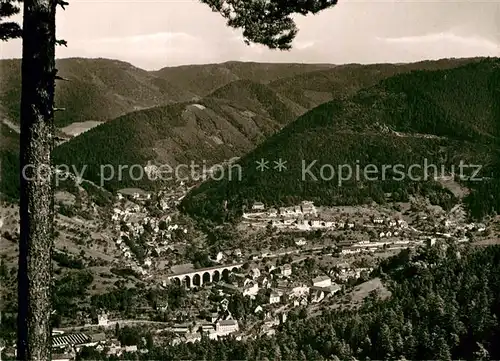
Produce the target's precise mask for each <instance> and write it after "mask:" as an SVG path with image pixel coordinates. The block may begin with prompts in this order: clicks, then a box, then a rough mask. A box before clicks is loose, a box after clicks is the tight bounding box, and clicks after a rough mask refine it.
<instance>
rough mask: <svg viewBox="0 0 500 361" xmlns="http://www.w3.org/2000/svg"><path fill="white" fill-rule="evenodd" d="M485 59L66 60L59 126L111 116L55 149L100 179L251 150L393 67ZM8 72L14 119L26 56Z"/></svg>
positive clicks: (0, 86)
mask: <svg viewBox="0 0 500 361" xmlns="http://www.w3.org/2000/svg"><path fill="white" fill-rule="evenodd" d="M479 60H480V59H446V60H440V61H430V62H422V63H416V64H400V65H392V64H376V65H366V66H364V65H356V64H351V65H339V66H335V65H324V64H265V63H263V64H261V63H242V62H227V63H223V64H208V65H192V66H182V67H171V68H164V69H161V70H159V71H154V72H148V71H145V70H142V69H139V68H136V67H134V66H132V65H130V64H128V63H125V62H121V61H116V60H109V59H79V58H71V59H61V60H58V65H57V66H58V68H59V69H60V74H61V75H62V76H63V77H66V78H68V79H69V80H70V81H68V82H64V81H59V82H57V90H56V105H57V106H58V107H63V108H66V111H65V112H58V113H56V125H57V126H59V127H62V126H67V125H68V124H73V123H75V122H85V121H90V120H92V121H94V122H93V123H97V122H98V121H105V123H104V124H102V125H99V126H98V127H96V128H94V129H91V130H89V131H87V132H85V133H82V134H81V135H79V136H77V137H76V138H73V139H72V140H70V141H69V142H67V143H65V144H63V145H61V146H60V147H58V148H57V149H56V151H55V152H54V158H55V160H56V161H57V162H59V163H64V164H74V165H76V164H80V165H81V164H88V165H89V171H88V173H87V175H88V176H89V177H90V178H91V180H93V181H95V182H96V181H98V179H97V176H98V174H97V173H98V172H97V171H96V170H95V169H96V167H97V166H98V164H118V163H120V164H124V163H123V162H125V164H146V162H148V161H151V162H153V163H158V164H163V163H165V162H166V163H168V164H172V165H175V164H178V163H182V162H190V161H195V162H200V161H206V163H207V164H209V165H210V164H214V163H217V162H220V161H224V160H227V159H230V158H232V157H235V156H238V157H239V156H243V155H245V154H246V153H247V152H249V151H251V150H252V149H253V148H254V147H255V146H257V145H258V144H260V143H261V142H262V141H264V140H265V139H266V138H267V137H269V136H271V135H272V134H274V133H275V132H277V131H278V130H280V129H281V128H283V127H284V126H285V125H286V124H288V123H290V122H292V121H293V120H295V119H296V118H297V117H298V116H300V115H302V114H304V113H305V112H307V111H308V110H309V109H311V108H313V107H314V106H316V105H317V104H320V103H323V102H325V101H329V100H331V99H335V98H339V97H340V98H343V97H348V96H350V95H352V94H353V93H355V92H356V91H357V90H359V89H360V88H361V87H366V86H372V85H374V84H376V83H378V82H379V81H380V80H382V79H384V78H387V77H388V76H391V75H394V74H397V73H402V72H407V71H409V70H412V69H415V68H417V69H418V68H424V69H441V68H453V67H456V66H458V65H461V64H463V63H470V62H477V61H479ZM0 74H1V75H2V76H0V115H1V114H2V109H3V116H4V119H8V120H9V122H11V123H16V122H17V121H18V120H17V119H18V116H17V115H16V114H17V113H16V112H18V102H19V100H18V99H19V92H20V86H19V84H20V78H19V60H4V61H0ZM4 75H6V76H4ZM318 79H322V80H321V81H319V80H318ZM196 104H199V105H201V106H203V107H205V109H200V108H197V107H196ZM4 131H7V129H5V130H4ZM14 138H15V136H14ZM8 144H11V145H12V147H11V148H9V147H3V148H2V149H3V150H2V152H3V153H2V154H4V153H5V152H11V153H12V152H13V153H12V154H9V156H8V158H9V159H11V160H13V161H14V160H15V159H16V155H15V154H16V153H17V147H18V146H17V145H16V142H15V141H9V142H8ZM5 156H6V157H7V155H5ZM3 157H4V155H3V156H2V158H3ZM130 162H132V163H130ZM4 164H7V165H10V166H9V169H10V170H8V169H7V170H5V169H4V173H3V174H6V175H8V174H11V173H12V177H10V178H9V179H11V180H12V181H15V180H16V179H17V168H16V167H17V166H16V165H15V164H13V163H12V162H4ZM2 168H5V167H4V165H2ZM92 169H94V170H92ZM4 179H6V178H5V177H4ZM124 182H125V183H127V181H126V180H124ZM136 183H137V182H135V183H134V184H133V185H137V186H138V184H136ZM131 185H132V184H131ZM140 185H141V186H145V185H143V184H140ZM108 186H110V187H111V188H112V189H114V188H115V187H119V185H118V184H116V183H115V184H113V182H110V183H108ZM9 188H11V189H15V187H9ZM120 188H121V187H120Z"/></svg>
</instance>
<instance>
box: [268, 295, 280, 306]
mask: <svg viewBox="0 0 500 361" xmlns="http://www.w3.org/2000/svg"><path fill="white" fill-rule="evenodd" d="M280 299H281V297H280V295H279V294H278V293H277V292H271V293H270V294H269V304H270V305H272V304H275V303H279V302H280Z"/></svg>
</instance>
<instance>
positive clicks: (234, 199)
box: [183, 59, 500, 221]
mask: <svg viewBox="0 0 500 361" xmlns="http://www.w3.org/2000/svg"><path fill="white" fill-rule="evenodd" d="M499 89H500V67H499V61H498V60H497V59H487V60H483V61H481V62H479V63H471V64H467V65H464V66H461V67H458V68H455V69H449V70H439V71H413V72H411V73H408V74H400V75H396V76H394V77H390V78H388V79H386V80H383V81H381V82H380V84H378V85H376V86H373V87H370V88H367V89H362V90H360V91H359V92H357V93H356V94H355V95H354V96H352V97H350V98H347V99H339V100H334V101H332V102H329V103H325V104H323V105H320V106H319V107H317V108H315V109H313V110H311V111H310V112H308V113H306V114H304V115H303V116H301V117H300V118H298V119H297V120H296V121H295V122H293V123H292V124H290V125H289V126H287V127H285V128H284V129H283V130H282V131H281V132H280V133H278V134H276V135H275V136H273V137H271V138H270V139H268V140H267V141H266V142H264V143H263V144H261V145H260V146H259V147H257V148H256V149H255V150H254V151H253V152H251V153H250V154H248V155H247V156H246V157H244V158H243V159H242V160H241V161H240V164H241V165H242V167H243V169H244V170H243V174H244V177H243V180H242V181H241V182H234V181H230V180H229V179H228V177H226V178H225V179H224V180H222V181H211V182H207V183H205V184H203V185H201V186H200V187H199V188H198V189H196V190H194V191H193V192H192V193H191V194H190V195H189V196H188V197H187V198H186V199H185V201H184V203H183V207H184V209H185V210H186V211H188V212H190V213H191V214H193V215H197V216H202V217H206V218H210V219H217V220H219V221H222V220H224V219H226V218H227V217H232V216H235V215H238V214H239V212H241V207H242V206H244V205H250V204H251V203H252V202H253V201H257V200H258V201H263V202H264V203H266V204H268V205H284V204H292V203H296V202H298V201H300V200H305V199H307V200H313V201H315V202H316V203H318V204H323V205H340V204H351V205H352V204H360V203H367V202H371V201H376V202H383V201H384V198H385V197H384V193H387V192H390V193H393V198H394V200H396V201H397V200H401V201H404V200H406V199H407V197H408V195H411V194H422V195H424V196H427V197H429V198H430V199H431V201H433V203H435V204H439V205H442V206H444V207H445V208H449V207H451V206H453V204H454V202H455V201H456V200H455V199H454V197H453V196H452V195H451V193H450V192H449V191H447V190H445V189H443V188H442V187H441V186H440V185H439V184H437V183H436V182H433V181H429V182H421V181H417V182H413V181H412V180H411V179H409V177H405V178H404V179H401V180H399V179H398V180H393V179H394V177H393V174H392V173H390V172H389V173H387V174H388V176H387V177H386V179H385V180H382V179H381V177H380V173H379V177H378V179H377V180H374V181H372V180H366V179H359V178H358V179H357V177H356V176H352V177H351V178H350V179H349V180H343V181H342V184H341V186H338V185H339V174H338V172H337V173H335V174H334V175H333V176H332V177H330V173H331V172H330V173H328V172H327V173H326V174H327V175H326V176H324V177H320V174H321V173H320V172H321V167H322V165H325V164H326V165H333V166H335V167H337V166H338V165H343V164H346V165H350V166H351V168H352V169H354V168H355V167H356V165H358V164H359V166H360V169H361V170H363V168H364V167H365V165H368V164H373V165H375V166H377V169H378V170H379V172H380V170H381V169H382V166H383V165H392V166H394V165H397V164H401V165H403V166H404V167H403V168H404V169H407V168H409V166H410V165H412V164H419V165H423V164H424V160H427V162H428V164H434V165H438V167H439V168H441V166H444V169H445V170H446V171H447V172H448V174H449V172H450V171H451V169H452V168H451V167H452V165H455V167H457V169H456V170H455V174H458V166H459V164H460V161H463V162H464V164H476V165H481V166H482V169H481V175H478V177H479V176H482V177H487V178H491V177H492V172H497V173H496V174H498V171H499V170H500V167H499V166H498V165H499V164H500V163H499V159H500V156H499V153H498V151H499V135H500V129H499V127H500V107H499V99H500V98H499V96H498V90H499ZM279 158H281V159H282V160H284V161H286V162H287V164H286V167H287V169H286V170H283V171H282V172H279V171H276V170H274V169H273V168H272V167H273V166H274V164H273V161H278V160H279ZM261 159H265V160H268V161H269V162H270V164H268V166H269V167H270V169H268V170H266V171H264V172H262V171H261V170H259V169H257V168H256V165H257V162H259V161H260V160H261ZM314 161H316V163H314V164H313V166H312V167H310V168H309V167H308V165H310V164H311V163H312V162H314ZM304 169H310V172H311V173H312V174H313V175H314V176H315V177H316V178H317V179H314V177H311V176H310V175H309V174H310V173H308V172H304ZM337 169H338V168H335V169H334V170H337ZM469 171H470V169H469ZM465 172H467V171H465ZM304 175H305V178H304ZM464 175H467V173H464ZM469 175H471V174H470V173H469ZM361 178H362V177H361ZM233 179H234V178H233ZM496 179H498V178H496ZM496 182H498V181H497V180H495V177H493V179H492V180H491V179H490V180H485V181H484V182H469V183H470V184H469V186H471V187H473V188H477V189H483V188H485V187H486V189H490V190H491V189H492V188H493V189H497V188H495V187H498V186H497V185H496ZM481 194H482V195H483V196H481ZM486 194H487V191H484V190H483V191H482V192H473V194H472V195H471V196H470V197H469V199H468V200H469V204H471V205H472V204H474V205H475V206H474V207H472V210H473V213H474V214H473V215H475V216H478V217H480V216H482V215H484V214H485V213H489V212H491V211H492V210H496V211H500V207H499V206H500V204H499V200H498V197H497V196H496V194H492V193H490V194H488V195H487V199H485V198H484V196H485V195H486ZM497 194H498V193H497ZM478 196H479V198H478ZM226 200H227V201H228V203H227V205H228V208H229V212H226V211H225V208H224V202H225V201H226ZM482 205H485V206H484V207H483V206H482Z"/></svg>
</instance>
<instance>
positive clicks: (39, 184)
mask: <svg viewBox="0 0 500 361" xmlns="http://www.w3.org/2000/svg"><path fill="white" fill-rule="evenodd" d="M55 13H56V2H55V1H54V0H24V14H23V60H22V96H21V147H20V158H21V159H20V164H21V201H20V218H21V225H20V228H21V229H20V241H19V275H18V279H19V286H18V296H19V299H18V303H19V310H18V342H17V358H18V360H37V361H39V360H50V359H51V330H50V314H51V291H52V264H51V258H52V257H51V254H52V245H53V234H54V232H53V230H54V229H53V227H54V203H53V198H54V197H53V194H54V191H53V177H52V171H51V153H52V149H53V147H54V139H53V134H54V114H53V107H54V87H55V86H54V82H55V76H56V70H55V44H56V38H55Z"/></svg>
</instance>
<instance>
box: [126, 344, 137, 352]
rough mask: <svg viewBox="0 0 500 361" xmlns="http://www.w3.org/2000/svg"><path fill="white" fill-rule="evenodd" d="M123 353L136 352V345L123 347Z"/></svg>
mask: <svg viewBox="0 0 500 361" xmlns="http://www.w3.org/2000/svg"><path fill="white" fill-rule="evenodd" d="M125 352H137V345H133V346H125Z"/></svg>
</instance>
